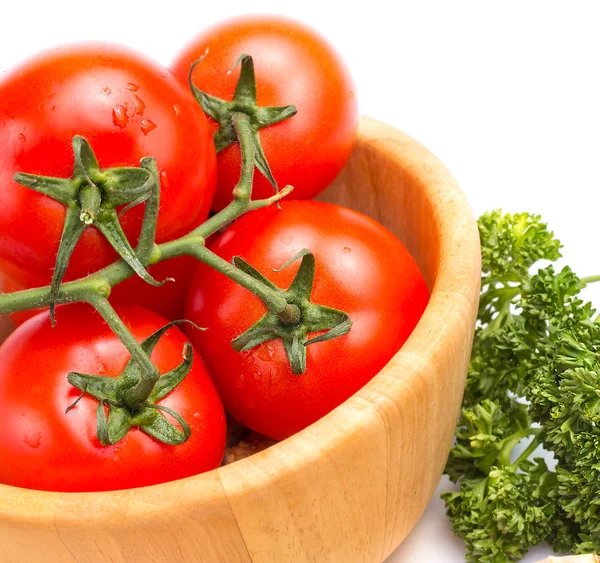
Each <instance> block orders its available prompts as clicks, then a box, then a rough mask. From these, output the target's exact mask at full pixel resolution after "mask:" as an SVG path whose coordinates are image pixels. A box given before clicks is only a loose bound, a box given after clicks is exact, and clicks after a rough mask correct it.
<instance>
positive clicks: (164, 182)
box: [160, 170, 169, 188]
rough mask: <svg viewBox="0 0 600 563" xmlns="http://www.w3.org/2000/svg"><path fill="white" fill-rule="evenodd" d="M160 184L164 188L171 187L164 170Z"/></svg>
mask: <svg viewBox="0 0 600 563" xmlns="http://www.w3.org/2000/svg"><path fill="white" fill-rule="evenodd" d="M160 183H161V186H162V187H164V188H168V187H169V176H168V175H167V173H166V172H165V171H164V170H163V171H162V172H161V173H160Z"/></svg>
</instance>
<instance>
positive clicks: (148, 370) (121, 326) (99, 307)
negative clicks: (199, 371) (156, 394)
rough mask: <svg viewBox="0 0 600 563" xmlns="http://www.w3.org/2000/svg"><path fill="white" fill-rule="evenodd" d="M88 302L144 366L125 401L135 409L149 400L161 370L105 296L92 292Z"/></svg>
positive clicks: (140, 364)
mask: <svg viewBox="0 0 600 563" xmlns="http://www.w3.org/2000/svg"><path fill="white" fill-rule="evenodd" d="M88 303H89V304H90V305H91V306H92V307H94V309H96V311H98V313H99V314H100V316H101V317H102V318H103V319H104V320H105V321H106V324H108V326H109V327H110V328H111V330H112V331H113V332H114V333H115V334H116V335H117V336H118V337H119V340H121V342H122V343H123V345H124V346H125V348H127V351H128V352H129V353H130V354H131V357H132V358H133V359H134V360H135V361H136V362H137V363H138V365H139V366H140V367H141V368H142V370H141V378H140V381H139V382H138V383H137V385H135V386H134V387H133V388H131V389H130V390H129V392H128V393H127V397H126V398H124V401H123V402H124V403H125V404H126V406H127V407H129V408H131V409H132V410H135V409H136V408H139V407H140V406H141V405H143V404H144V403H145V402H146V401H147V400H148V397H149V396H150V393H152V390H153V389H154V385H155V384H156V382H157V381H158V378H159V377H160V372H159V371H158V368H157V367H156V366H155V365H154V364H153V363H152V361H151V360H150V356H149V355H148V354H146V352H144V349H143V348H142V347H141V345H140V344H139V343H138V341H137V340H136V339H135V338H134V336H133V334H131V332H130V330H129V329H128V328H127V327H126V326H125V323H124V322H123V321H122V320H121V317H119V315H118V314H117V312H116V311H115V310H114V309H113V307H112V305H111V304H110V303H109V302H108V300H107V299H106V298H105V297H100V296H97V295H94V294H92V295H90V296H89V298H88Z"/></svg>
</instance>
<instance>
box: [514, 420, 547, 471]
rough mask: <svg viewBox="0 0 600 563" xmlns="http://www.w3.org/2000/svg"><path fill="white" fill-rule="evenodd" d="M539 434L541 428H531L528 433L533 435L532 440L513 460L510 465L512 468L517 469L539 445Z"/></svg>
mask: <svg viewBox="0 0 600 563" xmlns="http://www.w3.org/2000/svg"><path fill="white" fill-rule="evenodd" d="M540 432H541V428H533V429H530V433H531V434H533V440H531V443H530V444H529V446H527V448H526V449H525V450H524V451H523V453H522V454H521V455H520V456H519V457H518V458H517V459H516V460H515V462H514V463H513V464H512V465H513V467H519V465H520V464H521V462H522V461H524V460H526V459H527V458H528V457H529V456H530V455H531V454H532V453H533V452H534V450H535V449H536V448H537V447H538V446H539V445H540Z"/></svg>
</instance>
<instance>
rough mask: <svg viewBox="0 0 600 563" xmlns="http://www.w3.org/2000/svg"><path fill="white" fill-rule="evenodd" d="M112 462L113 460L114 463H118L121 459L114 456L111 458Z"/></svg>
mask: <svg viewBox="0 0 600 563" xmlns="http://www.w3.org/2000/svg"><path fill="white" fill-rule="evenodd" d="M112 460H113V461H114V462H115V463H118V462H119V461H121V457H120V456H118V455H116V456H115V457H113V458H112Z"/></svg>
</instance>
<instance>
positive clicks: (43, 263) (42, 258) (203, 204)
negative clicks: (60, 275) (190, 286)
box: [0, 43, 216, 317]
mask: <svg viewBox="0 0 600 563" xmlns="http://www.w3.org/2000/svg"><path fill="white" fill-rule="evenodd" d="M76 134H77V135H82V136H84V137H85V138H86V139H87V140H88V141H89V142H90V144H91V146H92V148H93V150H94V151H95V154H96V157H97V158H98V161H99V164H100V166H101V167H102V168H109V167H115V166H138V165H139V161H140V159H141V158H142V157H144V156H152V157H154V158H155V159H156V162H157V165H158V168H159V171H160V177H161V208H160V214H159V220H158V231H157V241H158V242H164V241H167V240H171V239H173V238H175V237H179V236H182V235H183V234H185V233H186V232H188V231H189V230H191V229H192V228H193V227H195V226H197V225H198V224H200V223H201V222H202V221H203V220H204V219H205V218H206V216H207V213H208V210H209V206H210V201H211V199H212V197H213V194H214V190H215V187H216V156H215V151H214V144H213V142H212V137H211V133H210V130H209V127H208V121H207V120H206V118H205V117H204V113H203V112H202V110H201V109H200V107H199V106H198V104H197V102H196V101H195V99H194V98H193V96H192V94H191V93H190V92H189V91H188V90H187V89H186V88H185V87H184V86H183V85H181V84H180V83H179V81H178V80H177V79H176V78H175V77H174V76H173V75H172V74H171V73H170V72H169V71H168V70H167V69H165V68H163V67H161V66H159V65H158V64H157V63H155V62H154V61H152V60H150V59H147V58H145V57H144V56H142V55H140V54H138V53H136V52H134V51H131V50H129V49H126V48H124V47H121V46H118V45H110V44H103V43H89V44H85V45H75V46H73V45H71V46H64V47H62V48H61V47H59V48H56V49H54V50H51V51H47V52H43V53H41V54H39V55H37V56H35V57H33V58H31V59H29V60H28V61H26V62H25V63H23V64H21V65H20V66H18V67H17V68H15V69H13V70H12V71H11V72H9V73H8V74H5V75H3V76H2V78H1V80H0V270H1V271H2V272H4V274H5V275H6V276H8V277H9V278H10V279H11V282H12V285H13V286H14V287H20V288H29V287H36V286H41V285H46V284H48V283H49V282H50V279H51V276H52V270H53V268H54V263H55V259H56V253H57V250H58V244H59V241H60V238H61V233H62V228H63V222H64V217H65V207H64V206H63V205H62V204H60V203H58V202H56V201H54V200H52V199H50V198H48V197H46V196H44V195H42V194H39V193H36V192H34V191H33V190H30V189H28V188H25V187H23V186H21V185H19V184H17V183H16V182H15V181H14V180H13V175H14V174H15V173H16V172H27V173H31V174H42V175H46V176H58V177H70V176H71V175H72V174H73V151H72V148H71V139H72V137H73V136H74V135H76ZM142 216H143V205H140V206H138V207H136V208H134V209H132V210H130V211H128V212H126V213H125V214H124V215H123V216H122V217H121V222H122V225H123V228H124V230H125V233H126V234H127V237H128V238H129V240H130V242H131V243H132V244H133V245H135V243H136V242H137V238H138V236H139V232H140V227H141V219H142ZM116 258H118V256H117V254H116V253H115V252H114V251H113V250H112V248H111V247H110V245H109V244H108V243H107V242H106V241H105V240H104V238H103V237H102V235H101V234H100V233H99V231H97V230H96V229H94V228H90V229H87V231H86V232H85V233H84V235H83V237H82V239H81V240H80V241H79V243H78V244H77V247H76V248H75V251H74V253H73V256H72V258H71V262H70V265H69V268H68V270H67V274H66V276H65V281H66V280H69V279H74V278H78V277H81V276H83V275H86V274H88V273H90V272H93V271H96V270H98V269H99V268H101V267H102V266H105V265H107V264H109V263H110V262H112V261H113V260H115V259H116ZM152 271H155V272H156V269H151V272H152ZM157 275H158V274H157ZM142 284H144V282H142V281H141V280H136V281H134V282H128V287H129V289H128V290H127V295H126V299H125V300H126V301H128V302H130V303H131V302H134V303H140V302H142V301H141V300H140V299H138V295H139V293H140V292H139V288H140V287H141V286H142ZM186 287H187V286H185V285H184V284H181V285H180V286H179V287H174V284H172V283H170V284H165V285H164V286H163V287H162V288H153V289H152V291H151V292H149V293H148V292H147V291H146V290H144V291H143V293H144V295H145V294H147V293H148V295H152V299H144V300H143V303H144V304H146V305H147V306H149V307H152V306H153V303H154V302H158V301H161V300H165V296H167V297H166V300H168V299H171V300H172V301H173V297H172V296H173V295H178V296H182V295H183V294H184V293H185V290H186ZM169 296H171V297H169ZM179 299H180V301H179V303H178V304H177V305H174V306H173V307H174V309H177V307H178V308H179V311H180V310H181V309H182V302H181V299H182V298H181V297H179ZM177 314H178V312H173V314H170V315H169V316H171V317H172V316H176V315H177Z"/></svg>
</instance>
